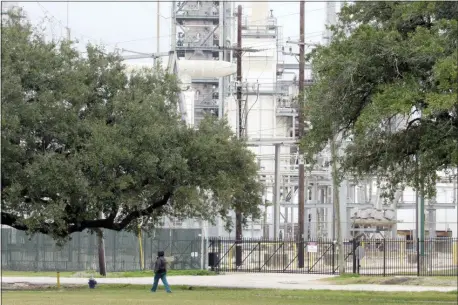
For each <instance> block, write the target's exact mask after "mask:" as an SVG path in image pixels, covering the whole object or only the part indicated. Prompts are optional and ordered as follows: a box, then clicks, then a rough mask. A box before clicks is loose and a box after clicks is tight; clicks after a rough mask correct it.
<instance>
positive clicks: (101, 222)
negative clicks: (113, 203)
mask: <svg viewBox="0 0 458 305" xmlns="http://www.w3.org/2000/svg"><path fill="white" fill-rule="evenodd" d="M171 196H172V192H169V193H167V194H165V195H164V197H162V199H161V200H158V201H155V202H153V203H152V204H151V205H150V206H148V207H147V208H145V209H143V210H138V211H134V212H131V213H130V214H128V215H127V216H126V217H125V218H124V219H123V220H122V221H121V222H119V223H115V222H114V219H115V216H116V215H115V214H113V213H112V214H110V215H109V217H108V218H106V219H95V220H84V221H81V222H79V223H75V224H69V225H68V227H67V230H66V231H63V232H62V231H60V230H58V227H57V226H56V225H55V224H53V223H49V224H48V223H43V224H42V225H40V226H39V227H35V228H33V231H34V232H36V233H43V234H52V233H54V234H57V235H59V236H60V237H66V236H68V235H70V234H72V233H75V232H82V231H84V230H86V229H97V228H104V229H109V230H115V231H121V230H123V229H124V228H125V227H127V226H128V225H129V223H131V222H132V221H133V220H134V219H136V218H139V217H142V216H146V215H149V214H151V213H152V212H153V211H154V210H156V209H158V208H160V207H162V206H164V205H166V204H167V202H168V201H169V199H170V197H171ZM1 214H2V224H3V225H7V226H10V227H12V228H15V229H17V230H20V231H27V230H29V229H30V228H29V227H28V226H27V225H24V224H21V223H19V221H20V220H21V218H20V217H18V216H15V215H13V214H11V213H7V212H3V211H2V213H1Z"/></svg>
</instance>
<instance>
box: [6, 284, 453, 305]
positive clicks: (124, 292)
mask: <svg viewBox="0 0 458 305" xmlns="http://www.w3.org/2000/svg"><path fill="white" fill-rule="evenodd" d="M149 289H150V286H129V285H109V286H108V285H105V286H100V287H97V288H96V289H94V290H90V289H88V288H86V287H84V288H83V287H77V288H65V289H63V290H61V291H56V290H55V289H47V290H43V291H23V290H21V291H3V292H2V301H3V304H5V305H50V304H63V305H80V304H110V305H130V304H132V305H134V304H135V305H137V304H138V305H139V304H167V305H174V304H180V305H182V304H187V305H208V304H212V305H233V304H237V305H243V304H246V305H273V304H278V305H279V304H282V305H284V304H287V305H295V304H307V305H313V304H319V305H348V304H352V305H353V304H360V305H362V304H364V305H367V304H371V305H382V304H383V305H385V304H391V305H394V304H416V305H419V304H444V305H445V304H457V297H458V294H457V292H456V291H455V292H453V293H439V292H421V293H420V292H415V293H392V292H391V293H389V294H388V293H376V292H346V291H316V290H315V291H312V290H305V291H298V290H293V291H286V290H261V289H230V290H229V289H216V288H193V289H190V288H189V287H172V289H173V293H172V294H166V293H165V292H164V291H163V290H162V287H161V286H160V287H159V289H161V290H159V291H158V292H157V293H154V294H153V293H151V292H150V291H149Z"/></svg>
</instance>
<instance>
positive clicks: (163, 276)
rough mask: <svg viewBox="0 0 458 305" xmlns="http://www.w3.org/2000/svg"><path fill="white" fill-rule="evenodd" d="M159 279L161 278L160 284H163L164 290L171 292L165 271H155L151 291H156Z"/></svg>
mask: <svg viewBox="0 0 458 305" xmlns="http://www.w3.org/2000/svg"><path fill="white" fill-rule="evenodd" d="M159 280H161V281H162V284H164V287H165V291H167V292H168V293H171V292H172V291H171V290H170V286H169V282H167V273H155V274H154V282H153V287H152V288H151V292H156V290H157V285H158V284H159Z"/></svg>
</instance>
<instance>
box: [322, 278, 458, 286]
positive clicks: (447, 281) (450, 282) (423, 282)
mask: <svg viewBox="0 0 458 305" xmlns="http://www.w3.org/2000/svg"><path fill="white" fill-rule="evenodd" d="M323 281H324V282H326V283H327V284H334V285H352V284H373V285H410V286H432V287H438V286H446V287H456V286H457V285H458V283H457V279H456V278H452V277H413V276H392V277H372V276H360V277H348V278H339V277H335V278H327V279H323Z"/></svg>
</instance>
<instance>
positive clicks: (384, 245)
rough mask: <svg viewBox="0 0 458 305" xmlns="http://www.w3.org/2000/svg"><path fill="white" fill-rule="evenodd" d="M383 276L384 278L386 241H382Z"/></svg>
mask: <svg viewBox="0 0 458 305" xmlns="http://www.w3.org/2000/svg"><path fill="white" fill-rule="evenodd" d="M383 276H386V239H385V238H384V239H383Z"/></svg>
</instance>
